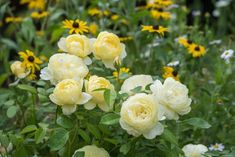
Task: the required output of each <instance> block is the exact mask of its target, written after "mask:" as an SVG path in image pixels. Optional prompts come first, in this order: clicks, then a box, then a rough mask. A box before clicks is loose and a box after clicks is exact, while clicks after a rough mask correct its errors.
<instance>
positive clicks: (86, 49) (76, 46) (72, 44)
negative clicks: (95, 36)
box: [58, 34, 92, 65]
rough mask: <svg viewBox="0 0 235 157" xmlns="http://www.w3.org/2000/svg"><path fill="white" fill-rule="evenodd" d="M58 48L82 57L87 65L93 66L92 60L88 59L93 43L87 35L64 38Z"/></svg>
mask: <svg viewBox="0 0 235 157" xmlns="http://www.w3.org/2000/svg"><path fill="white" fill-rule="evenodd" d="M58 47H59V48H60V49H61V50H62V51H64V52H68V53H69V54H72V55H75V56H78V57H81V58H82V59H83V61H84V62H85V63H86V64H88V65H89V64H91V59H90V58H89V57H88V55H89V54H90V53H91V51H92V49H91V43H90V39H89V38H87V37H86V36H85V35H80V34H73V35H69V36H68V37H66V38H64V37H62V38H60V40H59V42H58Z"/></svg>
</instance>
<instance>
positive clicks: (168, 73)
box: [162, 66, 179, 81]
mask: <svg viewBox="0 0 235 157" xmlns="http://www.w3.org/2000/svg"><path fill="white" fill-rule="evenodd" d="M162 77H163V78H164V79H166V78H168V77H172V78H173V79H175V80H177V81H179V74H178V72H177V71H176V70H175V69H174V68H172V67H170V66H164V67H163V75H162Z"/></svg>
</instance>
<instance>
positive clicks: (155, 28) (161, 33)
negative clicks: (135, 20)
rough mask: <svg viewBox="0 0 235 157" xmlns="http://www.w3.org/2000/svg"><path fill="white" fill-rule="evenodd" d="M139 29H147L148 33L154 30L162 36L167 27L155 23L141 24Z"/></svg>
mask: <svg viewBox="0 0 235 157" xmlns="http://www.w3.org/2000/svg"><path fill="white" fill-rule="evenodd" d="M141 31H148V32H150V33H153V32H156V33H158V34H160V35H162V36H164V33H165V32H167V31H168V29H167V28H165V27H163V26H159V25H155V26H145V25H142V30H141Z"/></svg>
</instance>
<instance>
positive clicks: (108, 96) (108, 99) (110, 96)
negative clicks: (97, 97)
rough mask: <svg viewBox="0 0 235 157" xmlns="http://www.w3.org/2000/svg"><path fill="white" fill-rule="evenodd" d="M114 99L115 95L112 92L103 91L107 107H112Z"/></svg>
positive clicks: (108, 90)
mask: <svg viewBox="0 0 235 157" xmlns="http://www.w3.org/2000/svg"><path fill="white" fill-rule="evenodd" d="M116 97H117V93H116V92H115V91H114V90H110V89H106V90H105V91H104V99H105V102H106V103H107V104H108V105H109V106H113V104H114V102H115V99H116Z"/></svg>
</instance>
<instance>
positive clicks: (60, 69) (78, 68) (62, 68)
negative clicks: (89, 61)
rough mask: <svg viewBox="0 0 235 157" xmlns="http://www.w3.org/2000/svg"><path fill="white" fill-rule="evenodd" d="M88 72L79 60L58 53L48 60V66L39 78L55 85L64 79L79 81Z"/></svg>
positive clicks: (73, 56) (75, 57)
mask: <svg viewBox="0 0 235 157" xmlns="http://www.w3.org/2000/svg"><path fill="white" fill-rule="evenodd" d="M88 72H89V70H88V68H87V66H86V65H85V64H84V62H83V61H82V59H81V58H79V57H77V56H75V55H70V54H65V53H60V54H55V55H53V56H52V57H51V58H50V59H49V63H48V66H47V67H46V68H44V69H42V70H41V75H40V77H41V78H42V79H43V80H50V81H51V83H52V84H54V85H55V84H57V83H58V82H60V81H62V80H64V79H75V80H80V79H82V78H84V77H85V76H86V75H87V74H88Z"/></svg>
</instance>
